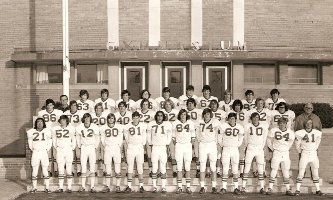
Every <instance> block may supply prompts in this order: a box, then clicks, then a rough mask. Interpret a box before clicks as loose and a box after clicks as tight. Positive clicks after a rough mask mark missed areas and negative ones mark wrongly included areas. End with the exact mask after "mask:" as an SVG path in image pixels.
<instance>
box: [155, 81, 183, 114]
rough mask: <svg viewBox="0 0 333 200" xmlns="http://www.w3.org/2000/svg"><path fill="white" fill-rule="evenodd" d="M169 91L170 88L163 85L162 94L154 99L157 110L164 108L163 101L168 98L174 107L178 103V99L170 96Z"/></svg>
mask: <svg viewBox="0 0 333 200" xmlns="http://www.w3.org/2000/svg"><path fill="white" fill-rule="evenodd" d="M170 92H171V90H170V88H168V87H165V88H163V90H162V96H161V97H158V98H156V99H155V101H156V103H157V107H158V110H162V109H164V102H165V101H166V100H168V99H170V100H171V101H172V102H173V104H174V105H175V107H176V108H177V107H178V105H179V103H178V99H176V98H175V97H170Z"/></svg>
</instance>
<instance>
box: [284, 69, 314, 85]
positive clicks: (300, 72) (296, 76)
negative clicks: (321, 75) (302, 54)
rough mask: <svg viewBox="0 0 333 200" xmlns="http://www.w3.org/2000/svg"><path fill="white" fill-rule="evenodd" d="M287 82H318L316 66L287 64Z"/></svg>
mask: <svg viewBox="0 0 333 200" xmlns="http://www.w3.org/2000/svg"><path fill="white" fill-rule="evenodd" d="M288 83H290V84H318V66H317V65H315V64H313V65H311V64H308V65H298V64H297V65H296V64H293V65H288Z"/></svg>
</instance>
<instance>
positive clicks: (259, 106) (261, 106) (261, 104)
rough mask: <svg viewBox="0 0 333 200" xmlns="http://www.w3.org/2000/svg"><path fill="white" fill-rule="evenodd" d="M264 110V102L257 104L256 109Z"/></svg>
mask: <svg viewBox="0 0 333 200" xmlns="http://www.w3.org/2000/svg"><path fill="white" fill-rule="evenodd" d="M263 108H264V101H262V100H260V101H258V103H257V109H263Z"/></svg>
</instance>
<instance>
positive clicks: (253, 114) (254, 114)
mask: <svg viewBox="0 0 333 200" xmlns="http://www.w3.org/2000/svg"><path fill="white" fill-rule="evenodd" d="M256 116H258V117H259V118H260V115H259V113H257V112H254V113H252V114H251V116H250V119H253V118H255V117H256Z"/></svg>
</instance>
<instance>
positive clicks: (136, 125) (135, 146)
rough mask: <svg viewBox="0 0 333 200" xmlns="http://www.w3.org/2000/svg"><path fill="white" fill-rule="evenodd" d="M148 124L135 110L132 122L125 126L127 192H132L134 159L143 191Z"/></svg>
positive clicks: (141, 190)
mask: <svg viewBox="0 0 333 200" xmlns="http://www.w3.org/2000/svg"><path fill="white" fill-rule="evenodd" d="M146 131H147V124H146V123H144V122H140V114H139V113H138V112H137V111H135V112H134V113H133V114H132V122H131V123H129V124H127V125H126V126H125V128H124V136H125V141H126V143H127V166H128V168H127V188H126V189H125V192H132V180H133V168H134V161H136V166H137V170H138V178H139V184H140V192H141V193H143V192H144V191H145V189H144V188H143V162H144V146H145V145H146V142H147V133H146Z"/></svg>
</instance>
